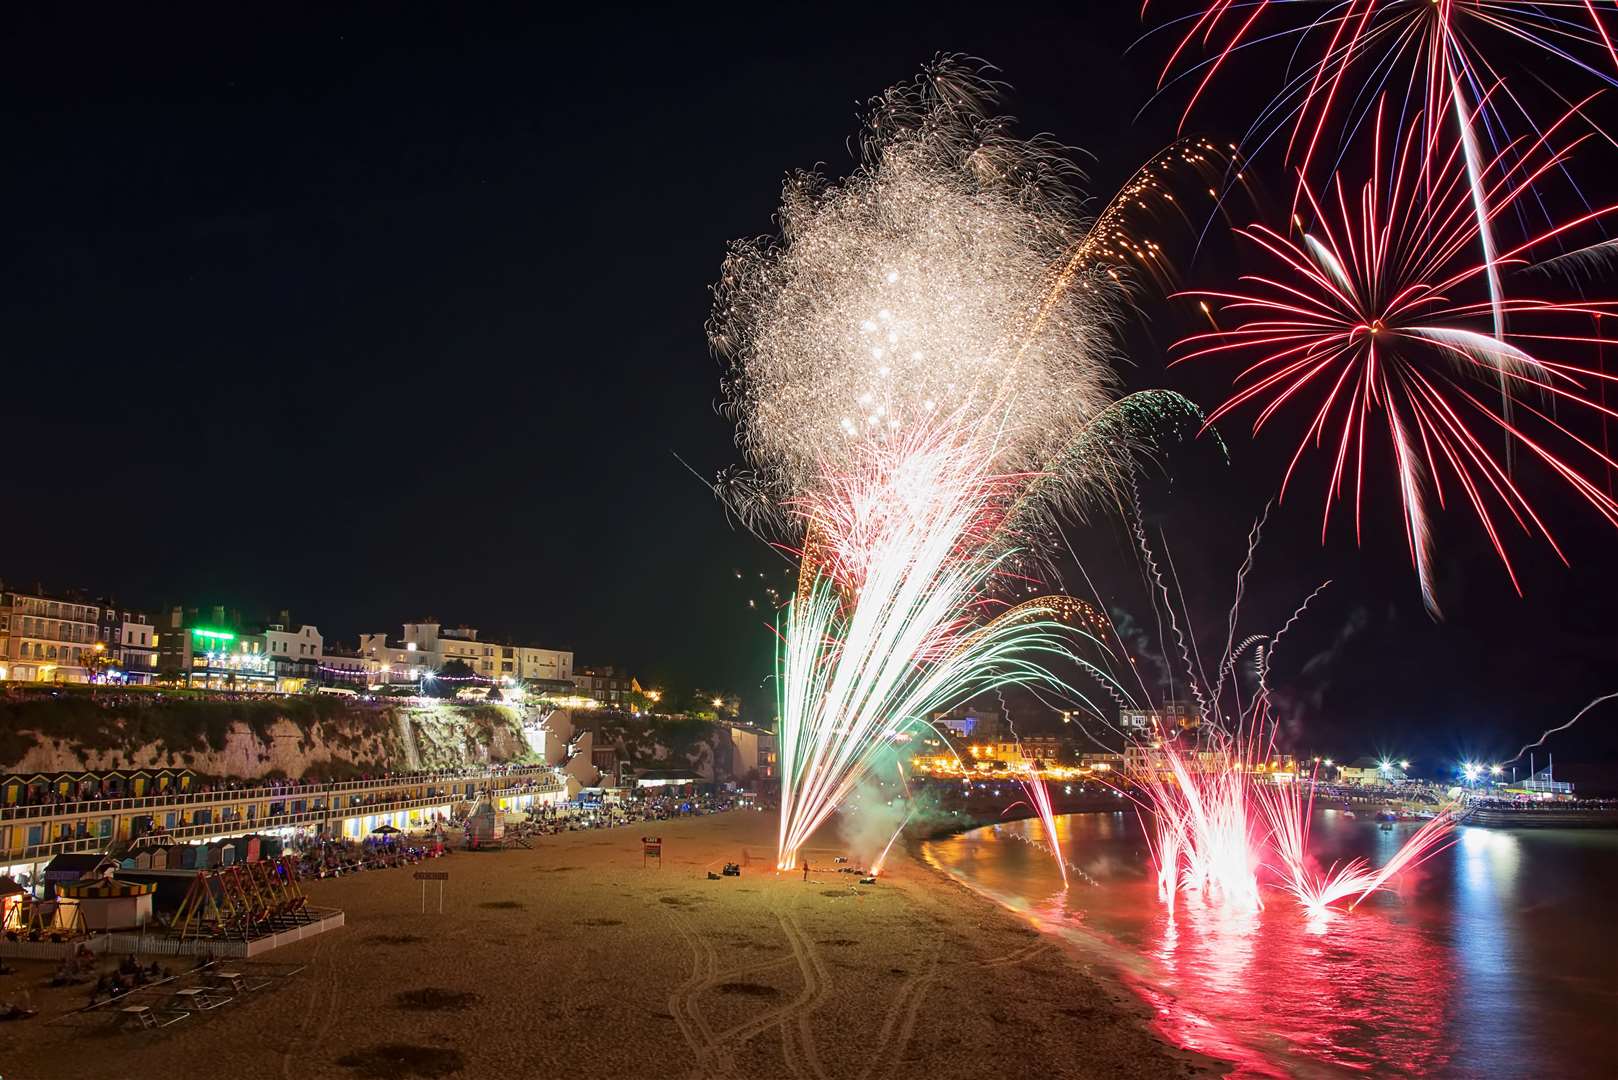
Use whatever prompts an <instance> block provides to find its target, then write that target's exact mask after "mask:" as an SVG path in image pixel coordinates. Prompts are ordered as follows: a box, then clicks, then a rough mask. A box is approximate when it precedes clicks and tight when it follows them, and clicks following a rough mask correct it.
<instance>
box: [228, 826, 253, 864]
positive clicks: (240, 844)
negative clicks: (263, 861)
mask: <svg viewBox="0 0 1618 1080" xmlns="http://www.w3.org/2000/svg"><path fill="white" fill-rule="evenodd" d="M228 843H229V844H230V846H231V849H232V850H233V851H234V853H235V854H234V855H233V856H232V858H233V859H234V860H235V861H236V862H238V863H250V862H257V861H258V857H259V848H260V842H259V838H258V835H257V834H256V833H252V834H249V835H247V836H238V837H236V838H235V839H233V840H230V841H228Z"/></svg>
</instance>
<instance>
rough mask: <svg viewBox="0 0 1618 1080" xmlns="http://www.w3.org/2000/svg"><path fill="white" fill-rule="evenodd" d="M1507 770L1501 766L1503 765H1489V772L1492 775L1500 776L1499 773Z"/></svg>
mask: <svg viewBox="0 0 1618 1080" xmlns="http://www.w3.org/2000/svg"><path fill="white" fill-rule="evenodd" d="M1505 771H1506V770H1504V769H1502V768H1501V767H1500V766H1498V765H1490V766H1489V774H1490V775H1491V776H1499V775H1500V774H1501V773H1503V772H1505Z"/></svg>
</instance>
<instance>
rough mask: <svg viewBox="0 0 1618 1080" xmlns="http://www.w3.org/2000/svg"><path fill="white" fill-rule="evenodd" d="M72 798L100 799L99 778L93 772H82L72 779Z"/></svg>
mask: <svg viewBox="0 0 1618 1080" xmlns="http://www.w3.org/2000/svg"><path fill="white" fill-rule="evenodd" d="M73 797H74V798H75V799H97V798H100V797H101V777H100V776H99V775H97V774H96V773H93V772H82V773H79V774H78V775H77V776H75V777H74V778H73Z"/></svg>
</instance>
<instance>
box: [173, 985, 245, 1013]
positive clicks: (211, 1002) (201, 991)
mask: <svg viewBox="0 0 1618 1080" xmlns="http://www.w3.org/2000/svg"><path fill="white" fill-rule="evenodd" d="M174 1000H175V1001H176V1002H177V1003H185V1004H186V1005H188V1006H189V1007H191V1008H194V1009H200V1010H201V1011H203V1012H207V1011H208V1010H209V1009H217V1008H219V1006H221V1005H223V1004H225V1003H226V1002H228V1001H231V1000H233V999H232V998H228V997H220V996H219V995H217V994H215V993H214V992H213V991H211V990H209V989H208V988H207V987H205V986H191V987H187V988H186V989H184V990H176V991H174Z"/></svg>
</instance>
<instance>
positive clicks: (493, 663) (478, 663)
mask: <svg viewBox="0 0 1618 1080" xmlns="http://www.w3.org/2000/svg"><path fill="white" fill-rule="evenodd" d="M403 629H404V634H403V636H402V638H400V639H399V640H398V641H396V642H389V641H388V639H387V635H386V634H362V635H360V654H361V655H362V656H365V657H367V658H370V659H374V660H376V661H377V663H378V664H379V665H380V666H381V667H385V668H387V669H389V670H388V671H386V672H385V674H387V675H388V676H389V677H390V678H392V679H393V681H395V682H406V681H410V680H414V679H418V678H420V677H421V675H422V674H424V673H427V672H432V671H437V670H438V669H439V668H442V667H443V666H444V665H445V664H450V663H454V662H456V661H459V662H460V663H463V664H465V665H466V666H467V667H469V668H471V669H472V671H473V672H475V673H476V674H478V675H481V676H482V677H484V678H486V679H489V680H490V681H492V682H499V681H501V680H504V679H510V680H513V681H515V680H521V679H558V680H562V681H564V682H565V681H567V680H569V679H571V678H572V676H573V653H572V652H570V651H567V650H564V649H541V648H536V647H533V646H528V645H508V644H504V643H502V642H497V641H482V640H480V639H479V638H478V631H477V629H476V628H475V627H471V626H456V627H445V626H443V625H441V624H439V623H436V622H430V621H428V622H413V623H405V624H404V627H403Z"/></svg>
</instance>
